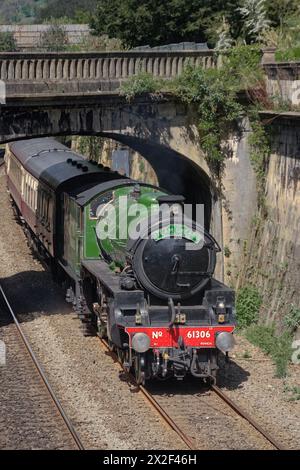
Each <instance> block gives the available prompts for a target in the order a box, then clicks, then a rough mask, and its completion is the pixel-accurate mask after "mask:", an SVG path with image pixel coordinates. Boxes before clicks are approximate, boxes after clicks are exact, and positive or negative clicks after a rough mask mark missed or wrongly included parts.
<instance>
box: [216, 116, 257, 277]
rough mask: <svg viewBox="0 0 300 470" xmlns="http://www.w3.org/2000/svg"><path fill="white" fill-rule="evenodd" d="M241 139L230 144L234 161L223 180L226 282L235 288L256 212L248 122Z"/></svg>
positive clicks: (227, 167)
mask: <svg viewBox="0 0 300 470" xmlns="http://www.w3.org/2000/svg"><path fill="white" fill-rule="evenodd" d="M241 128H242V129H243V132H242V134H241V135H240V136H232V138H231V139H230V140H229V141H228V146H229V148H230V150H231V152H230V153H231V158H228V159H227V160H226V166H225V169H224V174H223V178H222V183H223V199H222V227H223V256H224V279H225V281H226V282H227V283H228V284H231V285H233V286H236V283H237V279H238V277H239V274H240V272H241V261H242V259H243V255H244V250H245V246H247V245H248V243H249V237H250V232H251V222H252V219H253V217H254V216H255V213H256V210H257V189H256V176H255V173H254V170H253V166H252V164H251V161H250V149H249V145H248V136H249V134H250V132H251V129H250V126H249V122H248V120H247V119H245V120H244V122H243V123H242V126H241Z"/></svg>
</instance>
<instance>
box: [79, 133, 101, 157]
mask: <svg viewBox="0 0 300 470" xmlns="http://www.w3.org/2000/svg"><path fill="white" fill-rule="evenodd" d="M76 143H77V151H78V152H79V153H82V154H83V155H88V157H89V159H90V160H94V161H96V162H98V161H99V158H100V156H101V154H102V150H103V145H104V139H103V138H102V137H94V136H80V137H77V138H76Z"/></svg>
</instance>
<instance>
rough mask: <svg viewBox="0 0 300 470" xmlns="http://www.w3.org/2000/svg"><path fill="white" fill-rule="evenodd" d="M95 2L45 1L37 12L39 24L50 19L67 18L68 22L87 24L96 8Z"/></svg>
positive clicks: (94, 0) (95, 0)
mask: <svg viewBox="0 0 300 470" xmlns="http://www.w3.org/2000/svg"><path fill="white" fill-rule="evenodd" d="M96 5H97V0H84V2H83V1H82V0H47V2H46V4H45V5H44V6H43V7H42V8H40V9H38V10H37V19H38V21H40V22H45V21H48V20H49V19H50V18H62V17H65V18H69V19H70V21H74V22H78V21H79V22H80V23H85V22H89V20H90V16H91V12H92V11H93V10H94V9H95V8H96Z"/></svg>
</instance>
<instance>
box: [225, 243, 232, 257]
mask: <svg viewBox="0 0 300 470" xmlns="http://www.w3.org/2000/svg"><path fill="white" fill-rule="evenodd" d="M223 251H224V256H225V257H226V258H229V257H230V255H231V251H230V248H229V247H228V246H224V250H223Z"/></svg>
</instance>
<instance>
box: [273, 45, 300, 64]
mask: <svg viewBox="0 0 300 470" xmlns="http://www.w3.org/2000/svg"><path fill="white" fill-rule="evenodd" d="M275 58H276V60H278V61H279V62H292V61H297V60H300V46H296V47H291V48H290V49H287V50H278V51H276V54H275Z"/></svg>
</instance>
